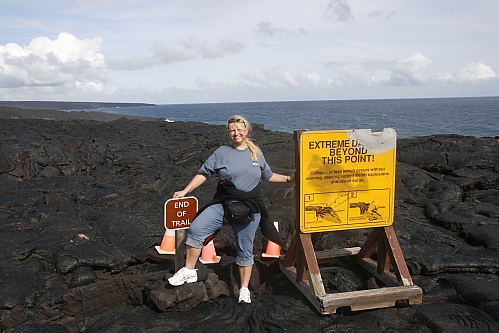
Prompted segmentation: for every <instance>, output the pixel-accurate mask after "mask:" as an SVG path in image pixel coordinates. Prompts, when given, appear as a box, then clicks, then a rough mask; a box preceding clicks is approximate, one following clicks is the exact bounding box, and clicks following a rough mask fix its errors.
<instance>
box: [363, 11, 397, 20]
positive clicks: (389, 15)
mask: <svg viewBox="0 0 499 333" xmlns="http://www.w3.org/2000/svg"><path fill="white" fill-rule="evenodd" d="M396 15H397V13H396V12H395V11H394V10H392V11H389V12H387V11H383V10H371V11H369V13H368V14H367V18H368V19H373V20H382V21H385V22H390V21H391V20H392V19H393V18H394V17H395V16H396Z"/></svg>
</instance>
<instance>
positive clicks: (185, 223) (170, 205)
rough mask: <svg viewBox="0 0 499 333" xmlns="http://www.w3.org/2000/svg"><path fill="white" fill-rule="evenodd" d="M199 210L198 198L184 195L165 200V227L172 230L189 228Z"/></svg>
mask: <svg viewBox="0 0 499 333" xmlns="http://www.w3.org/2000/svg"><path fill="white" fill-rule="evenodd" d="M197 211H198V199H196V198H195V197H184V198H175V199H169V200H167V201H166V202H165V227H166V228H167V229H170V230H177V229H189V227H190V226H191V223H192V221H193V220H194V217H195V216H196V213H197Z"/></svg>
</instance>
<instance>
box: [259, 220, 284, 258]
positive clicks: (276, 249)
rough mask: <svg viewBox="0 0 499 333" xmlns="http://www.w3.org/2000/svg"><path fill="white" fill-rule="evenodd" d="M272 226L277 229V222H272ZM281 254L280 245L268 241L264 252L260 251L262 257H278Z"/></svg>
mask: <svg viewBox="0 0 499 333" xmlns="http://www.w3.org/2000/svg"><path fill="white" fill-rule="evenodd" d="M274 226H275V228H276V229H277V231H279V222H274ZM280 256H281V247H280V246H279V245H278V244H276V243H274V242H272V241H269V242H268V243H267V250H265V253H262V258H279V257H280Z"/></svg>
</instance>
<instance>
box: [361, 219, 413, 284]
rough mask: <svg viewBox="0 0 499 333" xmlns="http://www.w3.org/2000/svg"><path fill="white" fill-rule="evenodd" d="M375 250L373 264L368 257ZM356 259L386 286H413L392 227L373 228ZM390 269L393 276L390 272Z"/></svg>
mask: <svg viewBox="0 0 499 333" xmlns="http://www.w3.org/2000/svg"><path fill="white" fill-rule="evenodd" d="M376 248H377V250H378V251H377V261H376V262H375V261H374V260H372V259H371V258H370V257H371V255H372V254H373V253H374V251H375V250H376ZM356 257H357V262H358V263H359V265H361V266H362V267H364V268H365V269H366V270H368V271H369V272H370V273H371V274H373V275H374V276H376V277H377V278H378V279H380V280H381V281H382V282H383V283H385V284H386V285H387V286H400V285H403V286H411V285H412V284H413V283H412V279H411V276H410V274H409V270H408V269H407V264H406V263H405V259H404V256H403V254H402V250H401V248H400V244H399V242H398V240H397V236H396V235H395V231H394V229H393V226H388V227H380V228H374V229H373V231H372V232H371V234H370V235H369V237H368V238H367V240H366V242H365V243H364V245H363V246H362V248H361V249H360V251H359V254H358V255H357V256H356ZM390 263H391V266H390ZM390 267H391V268H392V269H393V272H394V274H392V273H391V272H390Z"/></svg>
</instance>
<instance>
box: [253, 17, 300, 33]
mask: <svg viewBox="0 0 499 333" xmlns="http://www.w3.org/2000/svg"><path fill="white" fill-rule="evenodd" d="M253 31H254V32H256V33H258V34H262V35H268V36H274V35H277V34H279V33H286V34H289V35H294V34H297V33H298V34H307V31H306V30H305V29H303V28H299V29H298V31H297V32H295V31H293V30H291V29H285V28H282V27H276V26H275V25H274V24H273V23H272V22H268V21H261V22H259V23H258V24H257V25H256V27H255V29H253Z"/></svg>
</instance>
